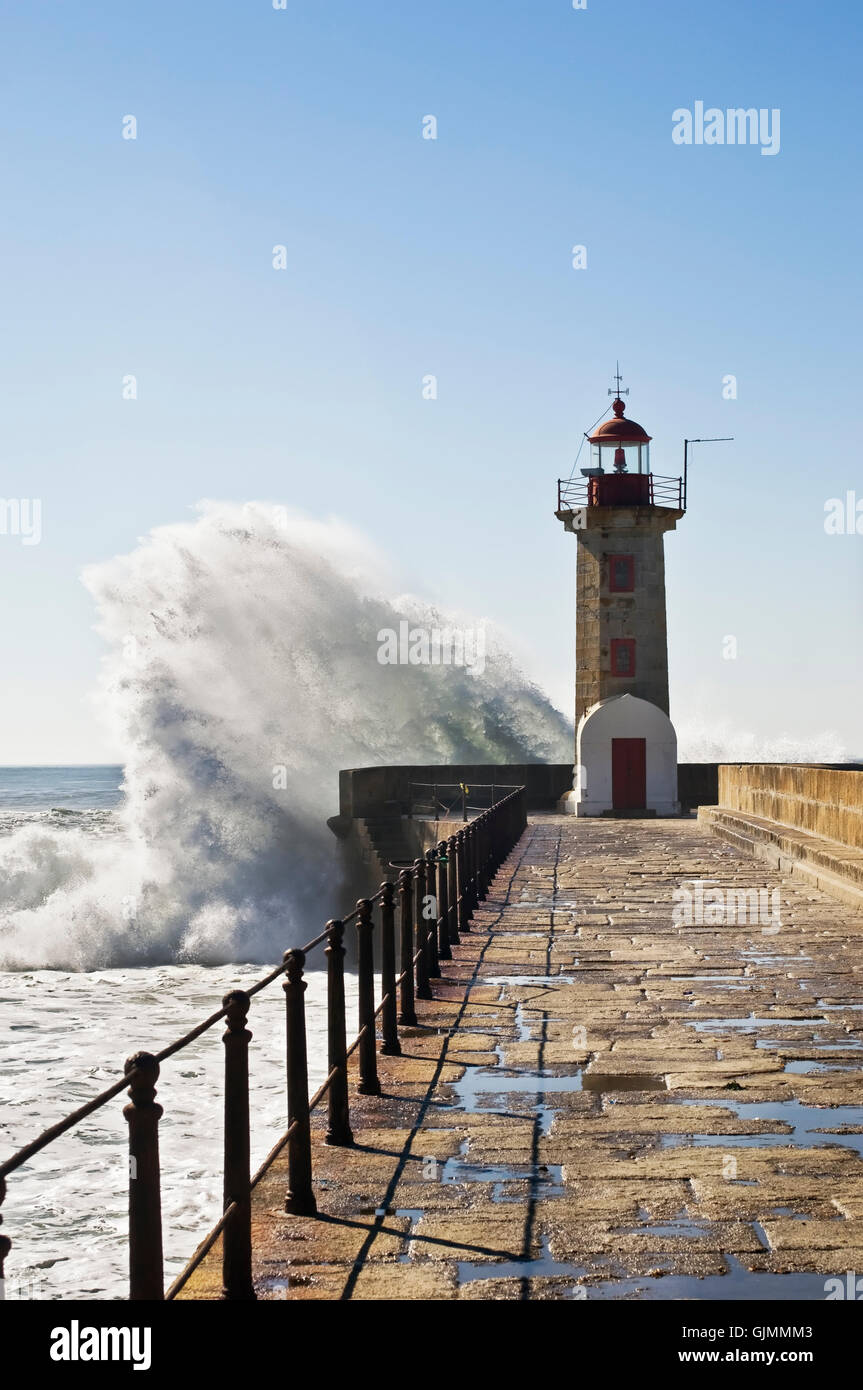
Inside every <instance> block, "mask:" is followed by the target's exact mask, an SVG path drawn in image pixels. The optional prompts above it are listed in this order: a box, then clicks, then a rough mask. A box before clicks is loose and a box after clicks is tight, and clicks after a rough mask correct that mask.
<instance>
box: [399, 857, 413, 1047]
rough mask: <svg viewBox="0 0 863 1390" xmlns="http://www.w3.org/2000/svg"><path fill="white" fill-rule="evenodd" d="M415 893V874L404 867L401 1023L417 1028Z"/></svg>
mask: <svg viewBox="0 0 863 1390" xmlns="http://www.w3.org/2000/svg"><path fill="white" fill-rule="evenodd" d="M413 893H414V885H413V874H412V873H411V871H410V869H402V871H401V873H400V874H399V926H400V930H401V941H400V953H399V973H400V975H401V977H402V981H401V985H400V986H399V1023H400V1024H401V1025H402V1027H403V1028H415V1027H416V1022H417V1014H416V1007H415V1005H414V923H413V901H414V900H413Z"/></svg>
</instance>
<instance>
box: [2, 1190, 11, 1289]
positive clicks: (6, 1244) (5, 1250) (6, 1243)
mask: <svg viewBox="0 0 863 1390" xmlns="http://www.w3.org/2000/svg"><path fill="white" fill-rule="evenodd" d="M5 1196H6V1179H5V1178H0V1207H2V1205H3V1199H4V1197H5ZM2 1224H3V1217H2V1216H0V1226H2ZM11 1249H12V1242H11V1240H10V1239H9V1237H8V1236H4V1235H0V1280H3V1279H5V1278H6V1270H5V1262H6V1257H7V1255H8V1254H9V1251H10V1250H11Z"/></svg>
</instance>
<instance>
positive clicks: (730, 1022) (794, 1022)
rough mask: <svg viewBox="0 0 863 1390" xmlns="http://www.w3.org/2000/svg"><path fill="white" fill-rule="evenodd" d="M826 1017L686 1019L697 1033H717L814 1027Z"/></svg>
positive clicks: (823, 1022) (750, 1016) (688, 1025)
mask: <svg viewBox="0 0 863 1390" xmlns="http://www.w3.org/2000/svg"><path fill="white" fill-rule="evenodd" d="M826 1021H827V1020H826V1019H824V1018H756V1016H755V1014H747V1015H746V1017H745V1018H692V1019H686V1020H685V1022H686V1025H687V1027H688V1028H694V1029H695V1031H696V1033H717V1032H720V1031H721V1030H722V1029H724V1028H742V1029H743V1030H744V1032H748V1031H751V1030H752V1029H754V1028H813V1027H818V1026H819V1025H821V1026H822V1027H823V1026H824V1024H825V1023H826Z"/></svg>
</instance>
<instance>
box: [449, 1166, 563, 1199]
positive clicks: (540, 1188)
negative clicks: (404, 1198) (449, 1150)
mask: <svg viewBox="0 0 863 1390" xmlns="http://www.w3.org/2000/svg"><path fill="white" fill-rule="evenodd" d="M441 1181H442V1182H446V1183H459V1182H488V1183H493V1184H494V1190H493V1192H492V1201H493V1202H507V1201H511V1202H516V1201H517V1202H521V1201H523V1200H524V1198H523V1194H519V1195H517V1196H512V1197H509V1196H507V1195H505V1194H504V1192H503V1188H504V1186H505V1184H506V1183H511V1182H529V1183H531V1184H532V1185H533V1189H534V1193H535V1195H536V1196H538V1197H541V1198H543V1199H545V1198H547V1197H562V1196H563V1192H564V1186H563V1166H562V1165H561V1164H558V1163H541V1164H539V1165H538V1166H534V1165H533V1164H529V1163H512V1164H506V1163H490V1164H482V1163H469V1162H467V1161H466V1160H465V1159H463V1158H448V1159H447V1160H446V1163H445V1164H444V1166H443V1169H442V1172H441Z"/></svg>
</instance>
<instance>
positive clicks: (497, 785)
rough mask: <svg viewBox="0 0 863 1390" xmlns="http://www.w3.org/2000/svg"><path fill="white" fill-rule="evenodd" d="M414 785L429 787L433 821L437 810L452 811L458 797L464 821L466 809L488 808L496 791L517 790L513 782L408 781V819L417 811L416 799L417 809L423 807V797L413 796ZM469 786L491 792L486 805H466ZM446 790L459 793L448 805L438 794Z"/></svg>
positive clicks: (476, 789)
mask: <svg viewBox="0 0 863 1390" xmlns="http://www.w3.org/2000/svg"><path fill="white" fill-rule="evenodd" d="M415 787H431V790H432V794H431V796H430V797H429V798H428V801H429V803H430V806H431V810H432V812H433V813H434V818H435V822H437V821H439V820H440V816H439V814H438V812H439V811H443V812H444V815H447V816H448V815H449V814H450V813H451V812H452V811H454V810H455V808H456V804H457V802H458V800H459V799H460V800H461V808H460V809H461V818H462V820H463V821H466V820H467V818H468V811H477V812H479V811H483V810H489V809H490V808H491V807H492V806H493V805H494V804H495V801H496V796H495V793H496V792H499V791H518V787H517V786H516V785H515V784H514V783H506V782H471V784H470V787H469V786H468V785H467V783H466V782H410V783H408V820H412V819H413V817H414V814H415V813H416V811H417V802H418V800H419V809H420V810H422V809H423V801H424V798H423V799H419V798H416V797H415V796H414V788H415ZM471 788H473V790H474V791H489V792H490V793H491V795H490V797H489V805H488V806H487V807H483V806H469V805H468V801H467V798H468V794H469V792H470V791H471ZM447 790H450V791H452V790H455V791H457V792H458V793H459V796H458V797H457V798H456V801H453V802H452V803H451V804H450V805H447V803H446V802H445V801H441V799H440V797H439V796H438V792H439V791H447Z"/></svg>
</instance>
